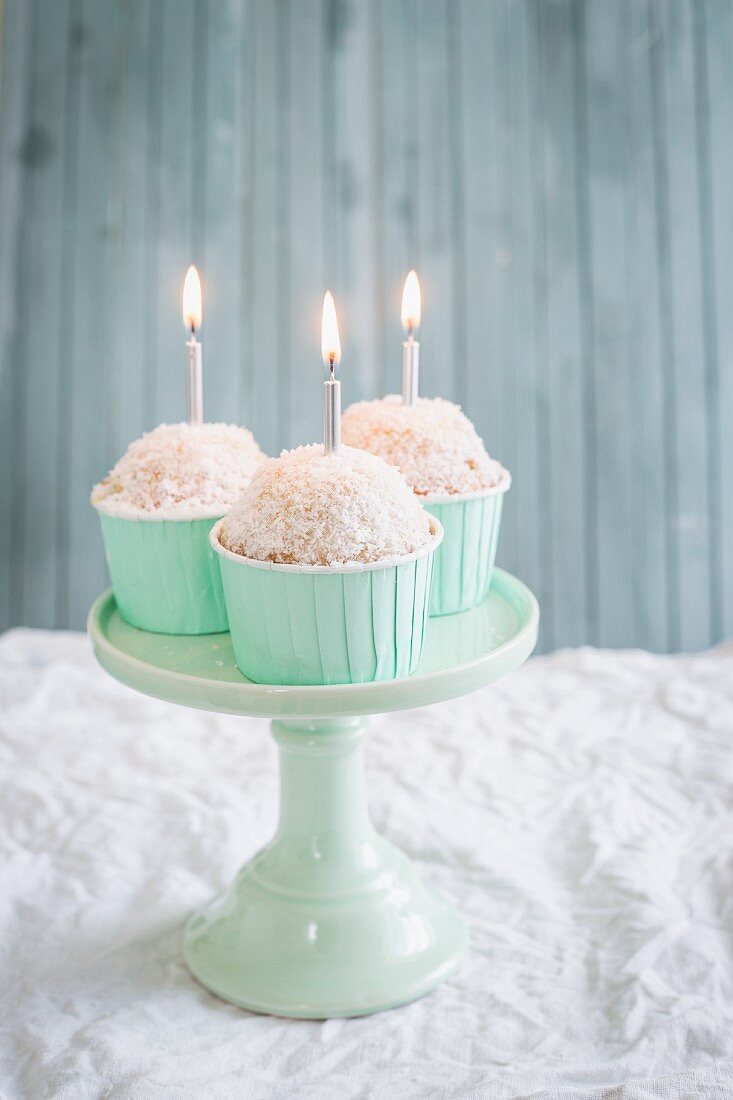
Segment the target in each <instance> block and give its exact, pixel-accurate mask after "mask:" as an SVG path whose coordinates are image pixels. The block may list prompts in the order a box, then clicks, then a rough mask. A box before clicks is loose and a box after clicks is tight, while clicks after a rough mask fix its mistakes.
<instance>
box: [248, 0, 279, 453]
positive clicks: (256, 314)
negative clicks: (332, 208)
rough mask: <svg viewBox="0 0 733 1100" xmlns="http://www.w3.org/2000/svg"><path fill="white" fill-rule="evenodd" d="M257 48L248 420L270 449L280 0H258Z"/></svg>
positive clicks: (275, 427)
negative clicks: (270, 0)
mask: <svg viewBox="0 0 733 1100" xmlns="http://www.w3.org/2000/svg"><path fill="white" fill-rule="evenodd" d="M254 32H255V53H254V71H255V81H254V115H255V131H254V149H255V152H256V156H255V160H254V163H253V166H252V167H253V176H254V191H253V217H252V230H253V233H252V249H253V271H252V316H251V331H250V347H251V352H250V354H251V363H252V372H253V379H252V410H251V417H250V424H251V427H252V428H253V430H254V432H255V435H256V436H257V438H258V440H259V441H260V444H261V445H262V446H263V447H264V449H265V450H266V451H267V452H268V453H270V454H271V453H273V452H275V451H276V450H277V448H278V443H279V439H280V420H279V417H280V415H281V409H280V405H279V402H278V398H277V396H276V395H277V394H278V392H279V388H280V385H281V378H282V374H281V371H282V364H281V363H280V362H279V361H278V354H277V353H278V351H279V350H280V347H279V344H278V343H277V332H278V328H277V321H278V314H277V299H278V292H279V289H280V288H279V278H278V271H279V259H280V254H279V251H278V244H279V240H278V232H277V224H276V219H277V210H278V172H279V170H280V157H281V135H280V134H279V133H278V76H279V71H280V65H281V58H280V57H279V56H278V52H279V41H278V14H277V6H276V5H274V4H270V3H267V2H264V0H257V3H256V11H255V27H254Z"/></svg>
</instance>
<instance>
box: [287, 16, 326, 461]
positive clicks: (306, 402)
mask: <svg viewBox="0 0 733 1100" xmlns="http://www.w3.org/2000/svg"><path fill="white" fill-rule="evenodd" d="M324 34H325V24H324V14H323V10H322V5H321V3H320V0H307V2H306V3H299V4H295V5H294V6H293V8H292V27H291V34H290V57H289V64H290V86H291V88H293V89H296V90H297V94H294V95H292V96H291V109H290V115H289V117H290V124H289V133H288V139H289V146H290V164H291V173H290V178H291V185H290V195H289V226H290V240H289V249H290V316H289V323H288V326H287V329H288V342H287V351H286V354H287V359H288V372H289V379H290V382H289V387H290V391H291V399H290V403H289V424H288V426H287V437H286V438H285V439H283V440H281V443H282V446H283V447H290V446H297V445H299V444H302V443H312V442H313V441H314V440H317V439H318V438H319V434H320V432H321V404H320V396H321V395H320V392H319V385H318V380H319V377H320V375H319V366H318V365H319V353H320V343H319V337H320V308H321V300H322V296H323V293H324V289H323V288H324V286H325V282H326V277H325V275H324V273H323V262H322V261H323V223H322V211H323V203H322V183H323V155H324V154H323V133H322V110H321V105H322V102H323V83H322V82H323V80H324V77H325V73H324V53H325V50H324Z"/></svg>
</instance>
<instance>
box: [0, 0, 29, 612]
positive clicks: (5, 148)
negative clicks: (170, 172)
mask: <svg viewBox="0 0 733 1100" xmlns="http://www.w3.org/2000/svg"><path fill="white" fill-rule="evenodd" d="M0 18H1V19H2V29H1V30H0V45H3V46H4V47H5V48H4V49H3V53H2V71H1V76H2V83H1V84H0V166H1V168H0V240H2V242H3V247H2V248H1V249H0V393H2V394H3V398H2V400H1V401H0V631H2V630H4V629H6V628H7V627H9V626H10V625H11V622H12V621H13V616H11V605H12V603H13V600H12V597H11V592H12V591H13V589H14V588H15V576H14V575H12V576H11V571H10V565H11V558H12V556H13V551H12V545H13V540H14V537H15V536H14V530H13V502H14V498H15V496H16V477H18V476H19V469H18V461H17V460H18V449H17V443H18V433H17V426H18V422H19V412H20V396H21V363H20V361H19V360H20V350H21V343H22V341H21V331H20V328H19V325H18V318H19V315H20V313H21V301H20V296H19V291H20V273H21V271H22V269H23V266H24V263H25V256H24V243H23V236H24V231H25V230H26V229H27V219H26V218H25V217H24V203H25V200H26V195H25V191H24V180H25V168H24V163H23V159H24V158H23V149H24V140H25V138H26V134H27V133H28V122H29V119H28V112H29V107H30V91H31V89H30V75H29V70H30V66H31V62H32V48H33V46H34V44H35V35H34V27H33V9H32V5H31V4H28V3H22V2H20V0H7V2H6V3H5V4H4V6H3V9H2V12H1V13H0Z"/></svg>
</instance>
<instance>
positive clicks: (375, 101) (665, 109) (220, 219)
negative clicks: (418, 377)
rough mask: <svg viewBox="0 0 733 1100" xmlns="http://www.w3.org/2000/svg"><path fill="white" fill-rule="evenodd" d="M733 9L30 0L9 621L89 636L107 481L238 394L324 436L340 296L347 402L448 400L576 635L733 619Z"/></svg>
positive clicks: (10, 341) (688, 639)
mask: <svg viewBox="0 0 733 1100" xmlns="http://www.w3.org/2000/svg"><path fill="white" fill-rule="evenodd" d="M732 57H733V4H731V2H730V0H649V2H647V0H612V2H609V0H483V2H482V0H441V2H437V0H373V2H368V0H362V2H357V0H351V2H349V0H210V2H208V3H207V2H206V0H5V2H4V7H3V12H2V90H1V95H2V99H1V101H0V238H1V241H2V247H1V250H0V349H1V353H2V361H1V369H2V376H1V378H0V470H1V471H2V472H1V475H0V476H1V478H2V480H1V481H0V626H7V625H10V624H15V623H25V624H29V625H33V626H59V627H64V626H73V627H80V626H81V625H82V624H83V621H84V616H85V612H86V609H87V607H88V605H89V603H90V601H91V600H92V599H93V597H94V596H96V595H97V593H98V592H99V591H100V589H101V588H102V587H103V586H104V585H105V569H104V562H103V556H102V549H101V540H100V538H99V534H98V531H97V524H96V517H95V515H94V514H93V513H92V511H91V509H90V507H89V504H88V493H89V489H90V487H91V484H92V482H93V481H95V480H96V479H98V478H99V477H100V476H102V475H103V474H104V473H105V472H106V470H107V469H108V467H109V466H110V465H111V464H112V463H113V461H114V460H115V458H116V457H117V456H118V455H119V454H120V452H121V451H122V450H123V449H124V448H125V446H126V444H127V443H128V442H129V441H130V440H131V439H132V438H133V437H135V436H137V435H139V434H140V432H141V431H142V430H143V429H147V428H150V427H152V426H153V425H155V424H156V423H157V422H158V421H160V420H168V421H171V420H176V419H181V418H182V416H183V410H184V401H183V394H184V390H183V383H182V377H183V375H182V370H183V366H182V364H183V340H184V332H183V327H182V324H181V320H180V290H181V284H182V280H183V275H184V273H185V270H186V267H187V265H188V264H189V263H190V262H195V263H197V264H198V265H199V267H200V270H201V272H202V275H203V279H204V284H205V325H204V330H203V337H204V343H205V376H206V410H207V416H208V418H209V419H227V420H239V421H241V422H243V423H245V424H248V425H250V426H251V427H252V428H253V429H254V431H255V433H256V435H257V436H258V438H259V440H260V442H261V443H262V445H263V446H264V447H265V448H266V449H268V450H269V451H271V452H272V451H276V450H277V449H279V448H281V447H283V446H285V445H292V444H296V443H300V442H304V441H308V440H311V439H313V438H315V437H316V436H317V434H318V431H319V418H320V404H319V402H320V380H321V365H320V355H319V323H320V304H321V299H322V294H323V291H324V288H325V287H327V286H330V287H331V288H332V289H333V291H334V293H335V296H336V300H337V304H338V308H339V313H340V319H341V325H342V340H343V345H344V360H343V372H342V379H343V386H344V391H345V398H346V400H347V401H349V400H352V399H356V398H361V397H364V396H368V395H377V394H381V393H382V392H384V391H385V390H392V391H394V390H395V389H396V388H398V387H399V363H400V340H401V333H400V329H399V301H400V292H401V283H402V279H403V278H404V274H405V272H406V270H407V268H408V267H410V266H415V267H416V268H417V269H418V271H419V273H420V276H421V280H422V286H423V298H424V325H423V328H422V331H421V341H422V362H423V373H422V383H423V386H422V388H423V392H425V393H427V394H438V393H440V394H444V395H446V396H449V397H453V398H455V399H456V400H458V401H460V402H461V403H462V404H463V405H464V406H465V408H466V409H467V411H468V413H469V415H470V416H471V417H472V418H473V419H474V420H475V422H476V424H477V426H478V427H479V430H480V431H481V433H482V435H483V436H484V438H485V440H486V443H487V445H488V448H489V450H490V452H491V453H492V454H495V455H496V456H497V457H499V458H501V459H502V461H503V462H504V463H505V464H506V465H507V466H508V467H509V468H510V469H511V470H512V473H513V475H514V487H513V489H512V492H511V495H510V497H509V498H508V500H507V506H506V510H505V517H506V518H505V521H504V523H505V526H504V530H503V536H502V543H501V546H500V552H499V560H500V563H501V564H503V565H505V566H506V567H508V568H510V569H512V570H513V571H515V572H516V573H517V574H519V575H520V576H521V577H523V578H525V579H526V580H527V581H528V582H529V583H530V584H531V585H532V587H533V588H534V589H535V590H536V592H537V593H538V595H539V598H540V600H541V603H542V608H543V615H544V621H543V635H542V645H543V646H544V648H545V649H549V648H553V647H555V646H561V645H568V644H576V643H581V642H589V643H592V644H601V645H612V646H619V645H622V646H629V645H632V646H644V647H649V648H652V649H655V650H659V649H662V650H664V649H672V650H676V649H680V648H681V649H696V648H698V647H701V646H706V645H708V644H709V643H711V642H713V641H715V640H717V639H719V638H721V637H722V636H724V635H725V634H731V633H733V388H732V386H731V361H732V360H733V66H732V65H731V58H732Z"/></svg>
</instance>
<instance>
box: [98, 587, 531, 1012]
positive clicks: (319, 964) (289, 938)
mask: <svg viewBox="0 0 733 1100" xmlns="http://www.w3.org/2000/svg"><path fill="white" fill-rule="evenodd" d="M538 621H539V611H538V607H537V601H536V600H535V598H534V596H533V595H532V593H531V592H530V591H529V589H528V588H526V587H525V585H523V584H522V583H521V582H520V581H518V580H516V579H515V578H514V577H512V576H510V574H508V573H505V572H503V571H502V570H500V569H496V570H495V571H494V575H493V581H492V586H491V591H490V593H489V595H488V597H487V599H486V600H485V601H484V603H483V604H481V605H480V606H479V607H477V608H474V609H473V610H471V611H465V612H462V613H461V614H458V615H450V616H446V617H444V618H438V619H430V621H429V625H428V630H427V635H426V640H425V650H424V654H423V659H422V661H421V664H420V667H419V668H418V671H417V672H416V673H415V674H414V675H413V676H411V677H409V678H408V679H403V680H387V681H382V682H378V683H368V684H339V685H334V686H326V687H280V686H276V685H270V684H254V683H252V682H250V681H249V680H246V679H245V677H244V676H242V674H241V673H240V672H239V671H238V669H237V667H236V665H235V663H234V656H233V653H232V647H231V642H230V639H229V635H228V634H209V635H202V636H199V637H182V636H169V635H163V634H149V633H147V632H145V631H142V630H137V629H135V628H134V627H131V626H128V625H127V624H126V623H125V622H124V621H123V620H122V619H121V618H120V616H119V613H118V611H117V608H116V605H115V601H114V597H113V595H112V593H111V592H107V593H105V594H104V595H102V596H100V597H99V599H98V600H97V601H96V603H95V604H94V605H93V607H92V609H91V611H90V614H89V624H88V625H89V634H90V636H91V639H92V643H93V645H94V650H95V653H96V655H97V658H98V660H99V662H100V663H101V664H102V665H103V667H104V668H105V669H106V670H107V672H109V673H110V674H111V675H112V676H114V677H116V678H117V679H118V680H121V681H122V683H124V684H128V685H129V686H130V687H132V688H135V689H136V690H137V691H141V692H144V693H145V694H147V695H153V696H155V697H156V698H158V699H165V700H167V701H169V702H172V703H180V704H183V705H184V706H189V707H199V708H201V709H203V710H211V711H224V712H226V713H229V714H243V715H255V716H260V717H268V718H271V719H272V733H273V736H274V738H275V741H276V742H277V745H278V748H279V750H280V777H281V778H280V820H279V823H278V827H277V831H276V833H275V836H274V838H273V840H272V841H271V842H270V844H268V845H267V846H266V847H265V848H263V850H262V851H261V852H259V853H258V854H257V855H255V856H254V857H253V858H252V859H251V860H250V861H249V862H248V863H246V864H245V866H244V867H243V868H242V870H241V871H240V872H239V874H238V876H237V878H236V879H235V881H234V883H233V884H232V886H231V887H230V888H229V889H228V890H226V891H225V892H224V893H222V894H221V895H220V896H219V897H217V898H215V899H214V900H213V901H211V902H210V903H209V904H207V905H205V906H204V907H203V908H202V909H201V910H199V911H198V912H196V913H194V914H193V915H192V917H191V918H190V920H189V922H188V925H187V927H186V931H185V936H184V945H183V949H184V954H185V957H186V962H187V963H188V966H189V968H190V970H191V971H192V973H193V974H194V976H195V977H196V978H198V980H199V981H200V982H202V984H203V985H205V986H206V987H207V988H208V989H210V990H212V992H214V993H216V994H218V996H220V997H223V998H224V999H225V1000H227V1001H232V1002H233V1003H235V1004H238V1005H241V1006H243V1007H244V1008H248V1009H251V1010H253V1011H255V1012H267V1013H274V1014H276V1015H281V1016H299V1017H307V1018H312V1019H320V1018H324V1017H328V1016H359V1015H363V1014H366V1013H369V1012H377V1011H379V1010H380V1009H385V1008H391V1007H393V1006H395V1005H398V1004H403V1003H405V1002H406V1001H411V1000H413V999H414V998H416V997H420V996H422V995H423V994H424V993H427V992H428V991H429V990H430V989H432V988H433V987H434V986H435V985H437V984H438V983H439V982H440V981H442V980H443V979H444V978H445V977H447V975H448V974H450V973H451V971H452V970H453V969H454V968H455V966H456V965H457V963H458V962H459V960H460V958H461V956H462V954H463V952H464V951H465V948H466V945H467V940H468V935H467V930H466V925H465V923H464V920H463V918H462V917H461V916H460V914H459V913H458V912H457V911H456V910H455V909H454V908H453V907H452V906H451V905H450V904H449V903H448V902H447V901H446V900H444V899H443V898H442V897H440V896H439V895H438V894H436V893H434V892H433V891H432V890H431V889H429V888H428V887H426V886H424V885H423V884H422V882H421V881H420V878H419V877H418V875H417V873H416V871H415V869H414V868H413V867H412V865H411V863H410V862H409V860H408V859H407V857H406V856H405V855H404V854H403V853H402V852H401V851H399V849H397V848H395V847H394V846H393V845H392V844H390V843H389V841H387V840H385V839H384V838H383V837H381V836H379V834H378V833H377V832H376V831H375V829H374V827H373V825H372V823H371V821H370V819H369V813H368V810H367V805H366V797H365V787H364V762H363V743H364V736H365V716H366V715H369V714H377V713H383V712H385V711H392V710H404V709H407V708H409V707H418V706H424V705H425V704H428V703H437V702H439V701H441V700H444V699H451V698H454V697H456V696H459V695H464V694H466V693H468V692H470V691H474V690H475V689H476V688H480V687H483V686H484V685H486V684H490V683H492V682H493V681H495V680H498V679H499V678H500V677H502V676H505V675H506V674H507V673H508V672H511V671H512V670H513V669H515V668H517V667H518V666H519V665H521V664H522V662H523V661H524V660H525V659H526V658H527V657H528V656H529V654H530V653H531V652H532V649H533V648H534V645H535V642H536V639H537V625H538ZM453 736H459V733H458V731H453V730H451V729H446V737H447V738H450V737H453Z"/></svg>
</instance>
